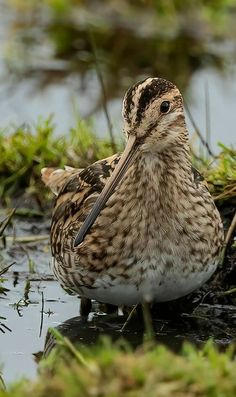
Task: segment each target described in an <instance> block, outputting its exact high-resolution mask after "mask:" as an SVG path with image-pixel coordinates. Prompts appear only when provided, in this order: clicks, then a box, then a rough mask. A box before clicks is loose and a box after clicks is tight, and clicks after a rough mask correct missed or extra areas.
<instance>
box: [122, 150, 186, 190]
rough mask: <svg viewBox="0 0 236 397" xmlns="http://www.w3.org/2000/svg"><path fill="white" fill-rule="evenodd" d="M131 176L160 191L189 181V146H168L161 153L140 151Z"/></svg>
mask: <svg viewBox="0 0 236 397" xmlns="http://www.w3.org/2000/svg"><path fill="white" fill-rule="evenodd" d="M130 176H131V175H130ZM131 177H132V179H133V178H134V179H133V180H136V181H137V182H140V183H144V184H145V183H146V185H147V186H148V185H150V184H151V185H152V187H153V188H155V189H156V190H158V191H159V192H160V193H161V192H163V191H164V192H165V191H166V190H167V189H168V188H169V187H171V189H173V186H176V185H178V184H186V183H189V182H190V181H191V180H192V174H191V158H190V153H189V147H188V146H187V145H186V146H180V147H178V148H176V147H174V148H169V149H166V150H165V151H163V152H161V153H156V152H154V153H151V152H149V153H140V156H139V158H137V160H136V162H135V164H134V167H133V175H132V176H131ZM141 181H142V182H141Z"/></svg>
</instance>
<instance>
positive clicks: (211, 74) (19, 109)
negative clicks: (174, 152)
mask: <svg viewBox="0 0 236 397" xmlns="http://www.w3.org/2000/svg"><path fill="white" fill-rule="evenodd" d="M235 17H236V4H235V1H233V0H205V1H204V0H199V1H191V0H159V1H158V0H143V1H142V0H136V1H133V0H126V1H124V0H104V1H98V0H97V1H96V0H87V1H83V0H42V1H37V0H0V18H1V24H0V112H1V113H0V114H1V122H0V127H1V128H4V127H5V126H8V125H9V124H14V125H16V126H19V125H22V124H23V123H30V122H32V121H33V122H35V121H36V120H37V118H38V117H39V116H42V117H43V118H46V117H48V115H49V114H53V115H54V119H53V120H54V122H55V124H56V133H58V134H66V131H68V129H69V127H71V126H72V125H73V120H74V119H75V117H76V114H80V115H81V116H82V117H92V118H93V119H94V129H95V132H96V133H97V134H98V136H105V135H106V134H107V131H108V127H107V121H106V117H105V115H104V101H106V103H107V106H108V111H109V115H110V118H111V120H112V125H113V130H114V133H115V134H120V132H121V128H122V120H121V113H120V112H121V103H122V97H123V94H124V92H125V90H126V89H127V88H128V87H129V86H130V85H131V84H133V83H135V82H136V81H138V80H139V79H142V78H145V77H147V76H159V77H164V78H167V79H169V80H171V81H173V82H174V83H176V84H177V85H178V87H179V88H180V89H181V91H182V93H183V95H184V99H185V102H186V104H187V105H188V108H189V110H190V113H191V115H192V117H193V119H194V121H195V123H196V125H197V127H198V128H199V129H200V131H201V132H202V134H203V135H204V136H205V137H206V139H207V141H208V142H209V144H210V146H211V148H212V149H213V151H215V152H217V150H218V149H217V142H218V141H221V142H224V144H233V143H235V141H236V139H235V136H236V134H235V125H236V109H235V106H236V62H235V61H236V41H235V38H236V24H235ZM188 127H189V130H190V132H193V131H194V130H195V129H196V126H193V125H192V123H191V121H190V119H189V117H188ZM196 144H197V143H196Z"/></svg>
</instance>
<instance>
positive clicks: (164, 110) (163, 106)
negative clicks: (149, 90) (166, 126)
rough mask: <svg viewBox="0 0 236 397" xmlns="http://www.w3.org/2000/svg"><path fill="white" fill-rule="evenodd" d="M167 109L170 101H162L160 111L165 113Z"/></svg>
mask: <svg viewBox="0 0 236 397" xmlns="http://www.w3.org/2000/svg"><path fill="white" fill-rule="evenodd" d="M169 109H170V102H169V101H163V102H162V103H161V106H160V110H161V113H167V112H168V110H169Z"/></svg>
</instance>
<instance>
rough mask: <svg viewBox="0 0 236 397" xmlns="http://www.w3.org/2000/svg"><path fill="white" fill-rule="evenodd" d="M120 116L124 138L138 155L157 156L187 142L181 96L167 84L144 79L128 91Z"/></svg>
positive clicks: (163, 81)
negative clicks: (132, 139) (136, 148)
mask: <svg viewBox="0 0 236 397" xmlns="http://www.w3.org/2000/svg"><path fill="white" fill-rule="evenodd" d="M122 114H123V119H124V133H125V135H126V136H127V138H128V140H129V139H130V137H131V136H133V137H135V141H136V144H137V145H139V146H140V149H141V150H142V151H151V152H152V151H159V152H160V151H163V150H164V149H165V148H168V147H169V146H170V145H172V144H176V143H180V144H181V141H186V139H187V132H186V127H185V118H184V110H183V99H182V95H181V94H180V91H179V90H178V88H177V87H176V86H175V85H174V84H173V83H171V82H170V81H167V80H164V79H161V78H147V79H146V80H143V81H140V82H138V83H137V84H135V85H133V86H132V87H130V89H129V90H128V91H127V92H126V94H125V96H124V101H123V110H122Z"/></svg>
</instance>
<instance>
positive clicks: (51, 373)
mask: <svg viewBox="0 0 236 397" xmlns="http://www.w3.org/2000/svg"><path fill="white" fill-rule="evenodd" d="M79 353H80V355H82V356H83V361H81V360H78V359H77V357H76V355H72V356H71V354H69V352H68V350H67V349H65V348H62V351H61V354H60V355H59V356H58V352H57V354H55V352H53V351H52V352H51V354H50V355H49V357H48V358H47V359H44V360H43V361H42V363H41V365H40V372H39V375H38V378H37V379H36V380H35V381H23V380H22V381H20V382H18V383H15V384H12V385H11V386H10V387H9V389H8V390H7V391H2V392H1V391H0V396H1V397H3V396H5V397H7V396H11V397H21V396H22V397H23V396H24V397H27V396H31V395H32V394H33V395H34V396H35V397H44V396H45V397H46V396H51V397H53V396H57V397H62V396H69V397H74V396H76V397H79V396H83V397H84V396H104V397H106V396H107V397H108V396H109V397H112V396H114V397H115V396H117V397H118V396H122V397H123V396H124V397H125V396H127V397H128V396H129V397H132V396H133V397H138V396H144V395H147V396H150V397H152V396H153V397H154V396H157V395H158V396H159V397H168V396H172V395H175V396H178V397H181V396H185V397H186V396H188V397H195V396H196V397H197V396H198V397H199V396H205V397H208V396H209V397H214V396H228V397H230V396H232V397H233V396H235V395H236V377H235V372H236V362H235V360H234V359H233V355H232V351H231V352H230V351H227V352H225V353H220V352H219V351H217V350H216V349H215V348H214V347H213V344H212V343H208V344H207V345H206V346H205V347H204V348H203V349H202V350H200V351H197V350H196V349H195V348H194V347H192V346H190V345H185V347H184V349H183V351H182V353H181V354H180V355H176V354H174V353H172V352H171V351H169V350H168V349H166V348H164V347H163V346H155V347H154V346H151V347H150V346H149V347H146V346H145V345H144V346H143V347H142V348H139V349H138V350H136V351H134V352H133V351H131V350H130V349H124V348H123V347H122V348H121V347H119V346H118V345H115V346H114V344H113V345H112V344H111V343H110V342H109V341H107V340H106V341H105V342H103V343H100V344H97V345H96V346H94V347H93V348H90V349H88V348H85V347H80V351H79Z"/></svg>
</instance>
